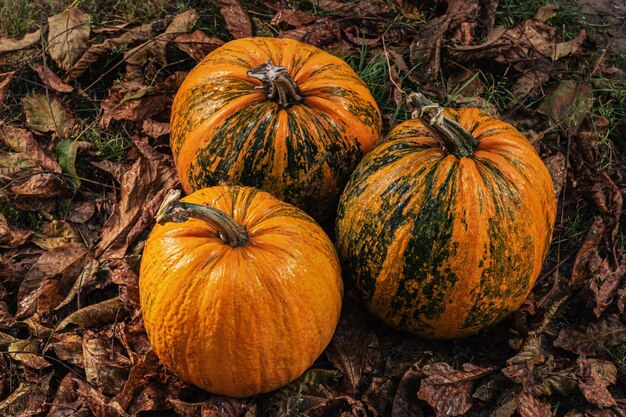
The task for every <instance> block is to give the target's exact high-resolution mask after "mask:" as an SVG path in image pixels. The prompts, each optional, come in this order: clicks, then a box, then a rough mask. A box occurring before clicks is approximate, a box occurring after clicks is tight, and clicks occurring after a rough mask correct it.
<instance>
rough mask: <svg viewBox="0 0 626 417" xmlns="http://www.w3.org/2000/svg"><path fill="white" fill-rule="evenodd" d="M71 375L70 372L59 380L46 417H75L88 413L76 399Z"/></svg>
mask: <svg viewBox="0 0 626 417" xmlns="http://www.w3.org/2000/svg"><path fill="white" fill-rule="evenodd" d="M73 375H74V374H73V373H72V372H68V373H67V374H65V376H64V377H63V379H62V380H61V383H60V384H59V387H58V388H57V392H56V393H55V394H54V398H53V399H52V401H51V405H50V410H49V411H48V414H47V415H46V417H76V416H82V415H85V414H87V413H88V412H89V410H88V409H87V407H86V405H85V404H83V402H82V401H81V400H80V399H79V398H78V393H77V392H76V388H77V386H76V384H75V383H74V379H73Z"/></svg>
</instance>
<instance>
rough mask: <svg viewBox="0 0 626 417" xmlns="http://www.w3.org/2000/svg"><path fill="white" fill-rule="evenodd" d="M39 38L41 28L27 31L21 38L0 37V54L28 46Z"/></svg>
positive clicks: (35, 42)
mask: <svg viewBox="0 0 626 417" xmlns="http://www.w3.org/2000/svg"><path fill="white" fill-rule="evenodd" d="M40 39H41V29H37V30H36V31H35V32H32V33H27V34H26V35H24V37H23V38H22V39H19V40H16V39H11V38H0V55H2V54H5V53H7V52H15V51H19V50H20V49H26V48H30V47H31V46H33V45H35V44H37V43H38V42H39V40H40Z"/></svg>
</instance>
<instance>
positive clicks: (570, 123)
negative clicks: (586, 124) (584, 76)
mask: <svg viewBox="0 0 626 417" xmlns="http://www.w3.org/2000/svg"><path fill="white" fill-rule="evenodd" d="M592 105H593V91H592V87H591V84H589V83H587V82H576V81H572V80H564V81H561V82H560V83H559V85H558V86H557V87H556V88H554V89H552V90H551V92H549V93H548V94H546V96H545V97H544V98H543V100H541V103H539V107H538V108H537V111H539V112H541V113H543V114H545V115H547V116H548V117H549V119H550V121H551V122H552V124H554V125H557V126H559V127H561V128H562V129H563V130H564V131H565V132H566V133H567V134H568V135H573V134H574V133H575V132H576V130H577V128H578V127H579V126H580V124H581V123H582V121H583V120H584V119H585V117H587V115H588V114H589V111H590V110H591V106H592Z"/></svg>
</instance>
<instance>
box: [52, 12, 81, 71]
mask: <svg viewBox="0 0 626 417" xmlns="http://www.w3.org/2000/svg"><path fill="white" fill-rule="evenodd" d="M90 20H91V19H90V17H89V15H87V14H85V13H83V12H82V11H80V10H79V9H77V8H75V7H70V8H68V9H65V10H64V11H63V12H61V13H59V14H56V15H54V16H51V17H49V18H48V53H49V54H50V57H51V58H52V60H53V61H54V62H56V64H57V65H58V66H59V68H61V69H63V70H65V71H69V69H70V68H72V65H74V63H75V62H76V61H77V60H78V58H80V56H81V55H82V53H83V52H84V51H85V49H87V45H86V42H87V40H88V39H89V34H90V33H91V24H90Z"/></svg>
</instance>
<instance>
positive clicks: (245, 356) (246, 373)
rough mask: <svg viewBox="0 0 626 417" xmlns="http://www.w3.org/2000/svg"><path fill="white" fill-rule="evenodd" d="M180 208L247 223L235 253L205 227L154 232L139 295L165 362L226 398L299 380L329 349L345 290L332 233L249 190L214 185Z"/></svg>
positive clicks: (195, 224) (194, 224) (190, 223)
mask: <svg viewBox="0 0 626 417" xmlns="http://www.w3.org/2000/svg"><path fill="white" fill-rule="evenodd" d="M181 201H185V202H190V203H198V204H205V205H209V206H212V207H215V208H217V209H219V210H221V211H223V212H224V213H226V214H228V215H230V216H231V217H232V218H233V219H234V220H235V221H236V222H237V223H239V224H241V225H244V226H245V228H246V230H247V233H248V236H249V242H248V243H246V244H245V245H243V246H240V247H231V246H229V245H227V244H226V243H224V242H223V241H222V240H221V239H220V238H219V237H218V236H217V230H216V229H215V228H214V227H213V226H211V225H209V224H208V223H207V222H205V221H202V220H198V219H193V218H192V219H189V220H187V221H186V222H183V223H173V222H169V223H165V224H164V225H156V226H155V228H154V229H153V230H152V232H151V234H150V236H149V237H148V240H147V242H146V246H145V249H144V253H143V258H142V262H141V270H140V280H139V290H140V299H141V308H142V311H143V319H144V323H145V327H146V331H147V333H148V336H149V338H150V341H151V343H152V346H153V348H154V351H155V353H156V354H157V356H158V357H159V358H160V360H161V362H162V363H163V364H164V365H165V367H166V368H168V369H169V370H170V371H172V372H173V373H174V374H176V375H178V376H179V377H181V378H182V379H184V380H186V381H189V382H191V383H193V384H195V385H197V386H198V387H200V388H203V389H205V390H207V391H209V392H212V393H214V394H219V395H227V396H232V397H247V396H251V395H256V394H259V393H263V392H267V391H271V390H274V389H276V388H279V387H281V386H283V385H286V384H288V383H289V382H291V381H293V380H294V379H296V378H298V377H299V376H300V375H301V374H302V373H303V372H304V371H305V370H306V369H307V368H308V367H309V366H310V365H311V364H312V363H313V362H314V361H315V359H316V358H317V357H318V356H319V355H320V354H321V353H322V352H323V350H324V349H325V348H326V345H327V344H328V343H329V342H330V340H331V338H332V335H333V332H334V330H335V327H336V325H337V321H338V320H339V314H340V310H341V299H342V294H343V284H342V280H341V276H340V269H339V263H338V259H337V255H336V252H335V249H334V247H333V245H332V242H331V241H330V239H329V238H328V236H327V235H326V234H325V233H324V232H323V231H322V229H321V228H320V227H319V226H318V225H317V224H316V223H315V222H314V221H313V220H312V219H311V218H310V217H309V216H308V215H306V214H305V213H304V212H303V211H301V210H299V209H297V208H295V207H293V206H291V205H289V204H286V203H284V202H281V201H280V200H278V199H276V198H275V197H273V196H272V195H270V194H269V193H266V192H261V191H258V190H256V189H254V188H250V187H221V186H220V187H212V188H208V189H202V190H199V191H197V192H195V193H193V194H191V195H189V196H187V197H185V198H183V199H181Z"/></svg>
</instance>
